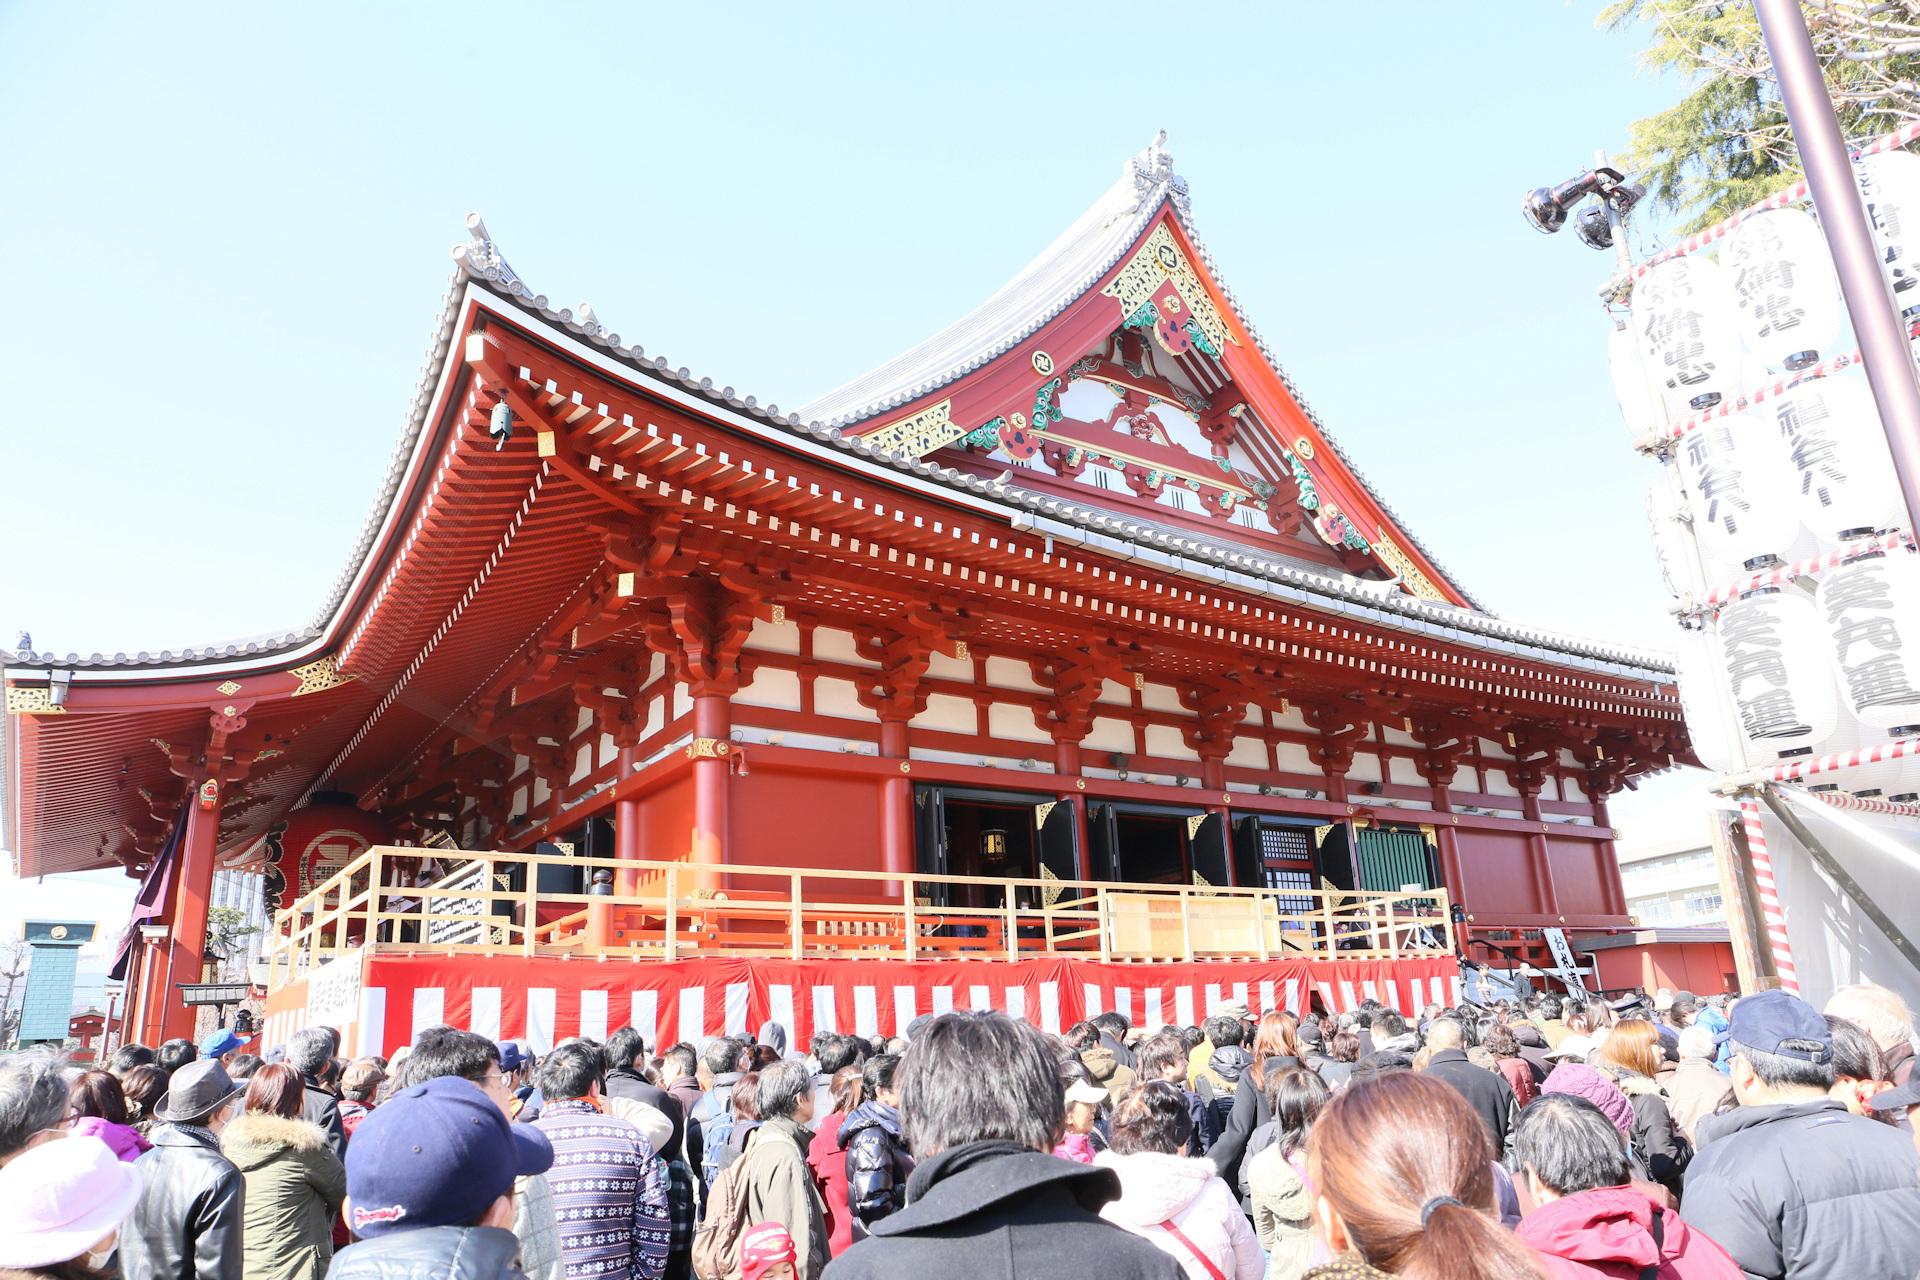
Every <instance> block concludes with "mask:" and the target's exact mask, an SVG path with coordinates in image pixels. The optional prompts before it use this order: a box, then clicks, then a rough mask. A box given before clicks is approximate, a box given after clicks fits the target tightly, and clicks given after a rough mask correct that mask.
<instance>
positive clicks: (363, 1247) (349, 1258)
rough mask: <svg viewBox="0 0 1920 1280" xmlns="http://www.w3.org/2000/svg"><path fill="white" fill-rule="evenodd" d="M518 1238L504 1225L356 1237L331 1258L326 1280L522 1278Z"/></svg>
mask: <svg viewBox="0 0 1920 1280" xmlns="http://www.w3.org/2000/svg"><path fill="white" fill-rule="evenodd" d="M519 1257H520V1241H519V1240H518V1239H517V1238H515V1236H514V1234H513V1232H511V1231H508V1230H507V1229H506V1228H504V1227H421V1228H419V1229H418V1230H416V1231H391V1232H388V1233H387V1234H385V1235H379V1236H374V1237H373V1238H372V1239H369V1240H359V1241H356V1242H354V1243H353V1244H351V1245H348V1246H347V1247H346V1248H345V1249H342V1250H341V1251H340V1252H339V1253H337V1254H335V1255H334V1256H333V1265H332V1267H331V1268H330V1269H329V1270H328V1272H327V1275H328V1277H329V1280H362V1278H363V1277H364V1278H366V1280H406V1278H409V1277H414V1276H427V1275H431V1276H436V1277H443V1278H444V1280H525V1277H524V1275H523V1273H522V1272H521V1270H520V1268H519V1266H518V1265H517V1263H518V1261H519Z"/></svg>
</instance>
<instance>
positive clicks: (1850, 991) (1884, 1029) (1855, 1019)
mask: <svg viewBox="0 0 1920 1280" xmlns="http://www.w3.org/2000/svg"><path fill="white" fill-rule="evenodd" d="M1821 1012H1822V1013H1830V1014H1832V1015H1833V1016H1834V1017H1836V1018H1845V1019H1846V1020H1847V1021H1848V1022H1851V1023H1853V1025H1854V1026H1856V1027H1859V1028H1860V1029H1861V1030H1862V1031H1864V1032H1866V1033H1867V1034H1868V1035H1870V1036H1872V1037H1873V1042H1874V1043H1875V1044H1877V1045H1879V1046H1880V1047H1881V1048H1882V1049H1891V1048H1893V1046H1895V1045H1897V1044H1899V1043H1900V1042H1901V1041H1903V1040H1911V1039H1912V1038H1913V1013H1912V1011H1910V1010H1909V1009H1908V1008H1907V1002H1906V1001H1905V1000H1902V999H1901V998H1900V993H1899V992H1897V991H1891V990H1888V989H1887V988H1886V987H1882V986H1876V985H1875V984H1873V983H1871V982H1856V983H1854V984H1853V985H1852V986H1847V987H1839V988H1836V989H1835V990H1834V993H1833V995H1832V996H1831V997H1829V998H1828V1000H1827V1007H1826V1008H1825V1009H1822V1010H1821Z"/></svg>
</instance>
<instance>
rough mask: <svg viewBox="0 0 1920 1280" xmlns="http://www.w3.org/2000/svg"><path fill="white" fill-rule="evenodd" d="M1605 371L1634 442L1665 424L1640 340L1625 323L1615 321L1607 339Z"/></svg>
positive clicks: (1623, 321)
mask: <svg viewBox="0 0 1920 1280" xmlns="http://www.w3.org/2000/svg"><path fill="white" fill-rule="evenodd" d="M1607 369H1608V372H1610V373H1611V374H1612V375H1613V395H1614V399H1616V400H1618V401H1619V403H1620V416H1621V417H1622V418H1624V419H1626V422H1627V430H1628V431H1631V432H1632V433H1633V438H1634V439H1635V440H1638V439H1640V438H1641V437H1643V436H1646V435H1650V434H1652V433H1653V432H1654V431H1657V430H1658V429H1659V428H1660V427H1662V426H1664V425H1665V424H1666V418H1665V417H1664V415H1662V414H1661V412H1660V399H1659V397H1658V396H1657V395H1655V394H1654V388H1653V382H1652V380H1651V379H1649V378H1648V377H1647V366H1646V364H1645V363H1644V362H1643V361H1642V360H1641V358H1640V342H1639V339H1638V338H1636V337H1635V336H1634V332H1633V329H1632V327H1631V326H1629V325H1628V324H1627V322H1626V321H1625V320H1619V321H1615V322H1614V326H1613V332H1612V333H1610V334H1608V335H1607Z"/></svg>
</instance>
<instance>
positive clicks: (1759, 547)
mask: <svg viewBox="0 0 1920 1280" xmlns="http://www.w3.org/2000/svg"><path fill="white" fill-rule="evenodd" d="M1674 453H1675V455H1676V457H1677V458H1678V459H1679V462H1680V477H1681V480H1682V481H1683V482H1684V483H1685V485H1686V487H1687V500H1688V502H1689V504H1690V505H1691V509H1692V513H1693V532H1694V535H1695V536H1696V537H1697V538H1699V540H1700V552H1701V555H1702V556H1703V557H1704V558H1705V559H1706V560H1707V561H1708V562H1709V564H1708V569H1709V572H1710V573H1711V574H1712V575H1713V576H1714V579H1715V581H1716V582H1719V581H1722V580H1725V579H1731V578H1734V577H1737V576H1738V575H1740V574H1741V573H1743V572H1745V566H1746V563H1747V562H1748V561H1749V560H1754V559H1758V558H1760V557H1763V556H1769V555H1773V556H1778V557H1780V558H1781V559H1782V560H1787V559H1789V558H1790V557H1791V556H1792V554H1793V551H1794V549H1795V548H1796V547H1798V546H1799V545H1800V543H1801V539H1802V532H1801V528H1800V511H1799V507H1798V506H1797V505H1796V503H1795V501H1794V497H1793V494H1792V493H1791V491H1789V490H1788V488H1787V484H1786V479H1787V463H1786V461H1785V459H1784V458H1782V457H1781V454H1780V446H1779V443H1778V441H1777V440H1776V439H1775V437H1774V435H1773V428H1772V424H1771V423H1767V422H1763V421H1761V420H1760V419H1758V418H1755V417H1753V416H1751V415H1749V414H1744V413H1736V414H1731V415H1729V416H1728V417H1725V418H1716V419H1714V420H1713V421H1712V422H1706V423H1702V424H1701V425H1699V426H1697V427H1695V428H1694V429H1693V430H1691V431H1689V432H1687V434H1686V435H1684V436H1682V437H1680V441H1679V443H1678V445H1676V446H1675V448H1674Z"/></svg>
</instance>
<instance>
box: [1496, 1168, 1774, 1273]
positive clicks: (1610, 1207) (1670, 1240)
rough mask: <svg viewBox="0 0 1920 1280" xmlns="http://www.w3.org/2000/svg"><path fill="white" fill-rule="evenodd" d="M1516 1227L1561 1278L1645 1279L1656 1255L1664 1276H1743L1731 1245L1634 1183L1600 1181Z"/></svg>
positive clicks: (1537, 1211)
mask: <svg viewBox="0 0 1920 1280" xmlns="http://www.w3.org/2000/svg"><path fill="white" fill-rule="evenodd" d="M1656 1212H1658V1213H1660V1215H1661V1222H1660V1226H1661V1239H1660V1246H1659V1252H1658V1254H1657V1255H1656V1253H1655V1250H1654V1243H1653V1234H1652V1226H1653V1215H1654V1214H1655V1213H1656ZM1516 1230H1517V1233H1518V1234H1519V1236H1520V1238H1521V1239H1522V1240H1524V1241H1526V1242H1527V1243H1528V1244H1530V1245H1532V1246H1533V1247H1534V1249H1535V1250H1537V1251H1538V1252H1539V1253H1540V1254H1541V1255H1542V1258H1543V1260H1544V1261H1545V1262H1546V1264H1547V1270H1548V1271H1550V1272H1552V1273H1553V1274H1554V1275H1555V1276H1556V1277H1560V1278H1561V1280H1598V1278H1599V1277H1605V1278H1606V1280H1639V1278H1640V1275H1641V1274H1642V1272H1643V1271H1644V1270H1645V1269H1646V1268H1647V1267H1649V1266H1651V1265H1652V1264H1653V1263H1654V1261H1655V1259H1656V1256H1657V1257H1658V1260H1659V1263H1660V1271H1659V1273H1658V1274H1659V1278H1660V1280H1744V1276H1743V1273H1742V1272H1741V1270H1740V1268H1739V1267H1738V1266H1737V1265H1735V1263H1734V1261H1733V1259H1732V1258H1729V1257H1728V1256H1727V1251H1726V1250H1725V1249H1722V1248H1721V1247H1720V1246H1719V1245H1717V1244H1715V1243H1714V1242H1713V1241H1712V1240H1709V1239H1708V1238H1707V1237H1706V1236H1705V1235H1703V1234H1702V1233H1700V1232H1698V1231H1694V1230H1692V1229H1690V1228H1689V1227H1688V1226H1687V1224H1686V1223H1684V1222H1682V1221H1680V1215H1679V1214H1677V1213H1669V1212H1665V1211H1663V1210H1657V1209H1655V1207H1654V1204H1653V1201H1651V1200H1649V1199H1647V1197H1646V1196H1645V1195H1644V1194H1642V1193H1641V1192H1638V1191H1635V1190H1634V1189H1633V1188H1631V1187H1596V1188H1595V1189H1594V1190H1592V1191H1582V1192H1581V1193H1580V1194H1578V1195H1571V1196H1566V1197H1564V1198H1562V1199H1559V1200H1555V1201H1553V1202H1552V1203H1550V1204H1545V1205H1542V1206H1541V1207H1540V1208H1538V1209H1535V1210H1534V1211H1533V1212H1532V1213H1530V1214H1528V1215H1527V1216H1526V1217H1525V1218H1522V1219H1521V1220H1520V1225H1519V1227H1518V1228H1516Z"/></svg>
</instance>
